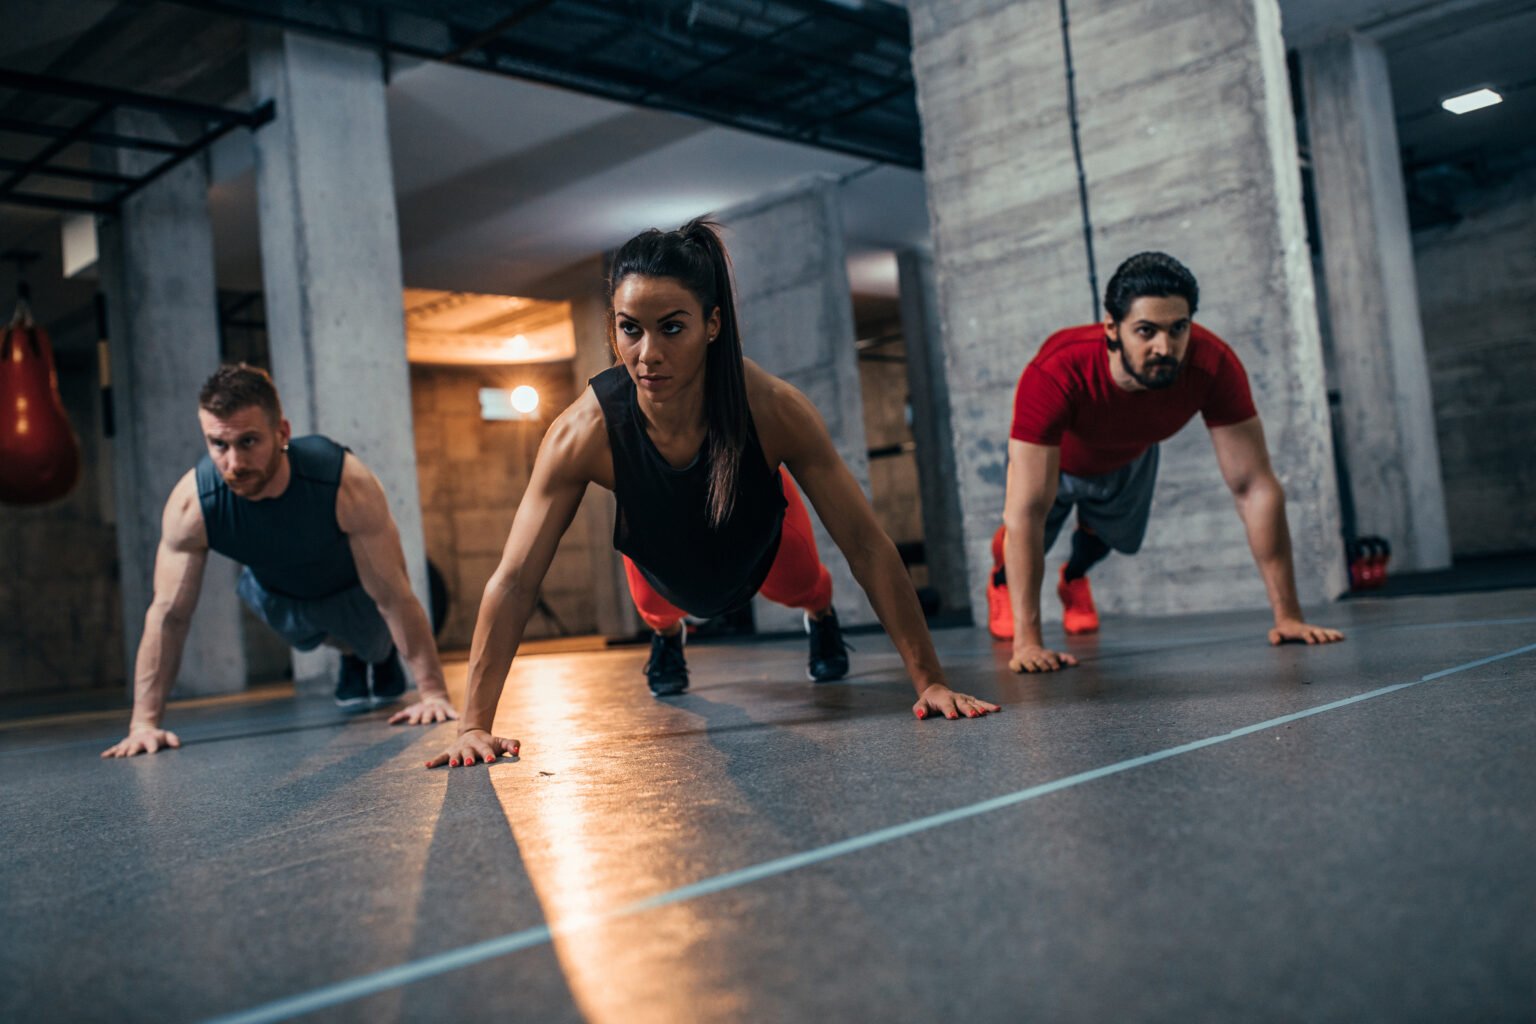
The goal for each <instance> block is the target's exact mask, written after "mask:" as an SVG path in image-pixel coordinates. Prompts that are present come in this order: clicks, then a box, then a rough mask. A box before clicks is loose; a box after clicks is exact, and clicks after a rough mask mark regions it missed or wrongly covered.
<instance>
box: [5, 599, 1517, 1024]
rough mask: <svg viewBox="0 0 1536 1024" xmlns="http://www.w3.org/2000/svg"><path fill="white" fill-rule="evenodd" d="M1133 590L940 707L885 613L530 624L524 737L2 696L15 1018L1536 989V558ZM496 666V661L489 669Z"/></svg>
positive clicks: (1453, 996)
mask: <svg viewBox="0 0 1536 1024" xmlns="http://www.w3.org/2000/svg"><path fill="white" fill-rule="evenodd" d="M1314 621H1319V622H1323V623H1327V624H1329V625H1336V626H1340V627H1342V628H1344V629H1346V630H1347V631H1348V633H1349V639H1348V641H1347V642H1345V643H1342V644H1338V645H1334V646H1330V647H1321V648H1306V647H1294V646H1288V647H1284V648H1280V649H1271V648H1269V647H1268V646H1267V645H1266V644H1265V642H1264V627H1265V624H1266V623H1265V617H1264V616H1262V615H1259V614H1251V613H1244V614H1227V615H1211V616H1185V617H1181V618H1176V619H1156V620H1151V619H1146V620H1131V619H1116V618H1108V619H1106V621H1105V625H1104V631H1103V633H1102V634H1101V635H1100V636H1099V637H1098V638H1092V639H1088V640H1086V641H1074V642H1073V643H1072V644H1071V645H1070V646H1071V649H1073V650H1074V651H1076V652H1077V653H1078V654H1079V655H1080V656H1081V657H1082V658H1083V664H1082V665H1081V666H1080V667H1078V668H1076V669H1073V670H1069V671H1066V672H1062V673H1058V674H1055V675H1050V676H1033V677H1016V676H1012V675H1010V674H1009V673H1008V671H1007V668H1006V655H1005V651H1006V648H1005V647H1003V646H1002V645H994V644H992V643H991V642H990V641H989V640H988V639H987V637H986V635H985V634H984V633H983V632H981V631H978V630H971V629H954V630H943V631H940V632H939V633H937V634H936V635H935V639H936V641H937V643H938V645H939V649H940V653H941V655H942V656H943V658H944V661H945V664H946V666H947V667H948V670H949V672H950V674H951V679H952V682H953V683H954V684H955V685H956V686H957V687H958V688H962V689H965V690H968V691H971V692H973V693H975V694H977V695H979V696H983V697H986V698H989V699H991V700H994V701H997V702H999V703H1001V704H1003V705H1004V710H1003V712H1002V713H1000V714H998V715H995V716H992V717H989V718H986V719H983V720H979V721H959V722H949V721H943V720H929V721H926V722H918V721H916V720H914V719H913V718H912V716H911V714H910V712H909V710H908V707H909V705H910V703H911V701H912V695H911V688H910V685H909V684H908V683H907V681H906V679H905V677H904V675H903V674H902V672H901V670H900V663H899V661H898V659H897V658H896V656H895V653H894V651H893V649H892V648H891V646H890V644H889V643H888V642H887V641H886V639H885V638H884V636H883V635H875V634H870V635H862V636H854V637H853V638H852V639H853V642H854V643H855V644H856V645H857V648H858V650H857V651H856V652H855V653H854V655H853V658H854V673H853V675H852V677H851V678H849V679H848V680H846V681H845V682H843V683H837V684H830V685H823V686H819V687H818V686H813V685H812V684H810V683H808V682H805V681H804V647H803V643H801V642H796V641H789V640H775V641H764V642H758V643H753V644H720V645H713V646H707V645H695V646H693V647H690V649H689V663H690V667H691V670H692V675H693V689H692V691H691V692H690V693H689V694H688V695H686V696H683V697H680V698H675V699H672V700H668V701H657V700H653V699H652V698H651V697H650V696H649V694H648V692H647V690H646V687H645V683H644V680H643V678H642V676H641V675H640V663H641V662H642V661H643V660H644V657H645V655H644V651H643V649H637V648H629V649H616V650H610V651H604V652H598V653H555V654H544V655H536V656H529V657H525V658H521V659H519V661H518V662H517V664H516V666H515V667H514V669H513V673H512V677H511V679H510V681H509V683H508V687H507V693H506V696H505V697H504V699H503V700H502V704H501V708H500V716H499V719H498V722H499V723H500V729H501V730H504V732H505V734H510V735H515V736H518V737H519V738H521V740H522V742H523V747H522V756H521V758H520V759H519V760H516V761H514V760H511V759H504V760H503V761H502V762H501V763H499V764H497V765H495V766H492V767H483V766H481V767H476V768H473V769H469V770H465V769H452V770H450V769H439V770H436V771H432V772H428V771H426V770H424V769H423V768H422V762H423V761H425V760H426V759H427V758H428V757H429V756H431V755H432V754H434V753H436V752H437V751H438V750H439V749H440V748H441V747H442V745H443V743H444V742H445V741H446V739H447V738H448V737H449V736H450V735H451V733H452V729H453V726H441V727H437V728H434V729H430V730H412V729H407V728H401V727H396V728H391V727H389V726H387V725H386V724H385V723H384V718H385V717H386V714H387V713H386V712H374V713H370V714H366V715H363V716H359V717H351V718H349V717H345V716H343V715H342V714H341V713H339V712H338V711H336V710H335V709H334V708H332V707H331V706H330V705H329V703H328V702H327V701H324V700H314V699H306V700H295V699H291V698H290V697H288V696H287V692H286V691H285V690H283V689H282V688H268V689H266V690H260V691H255V692H253V693H250V694H246V695H242V696H240V697H238V698H234V699H225V700H212V701H199V702H191V703H190V704H184V705H181V706H177V707H173V709H172V711H171V715H170V719H169V722H168V724H169V725H170V727H172V728H174V729H176V730H177V731H179V733H180V735H181V738H182V740H183V743H184V746H183V748H182V749H181V750H179V751H173V752H169V753H162V754H159V755H156V756H153V757H139V758H134V759H132V760H127V761H102V760H99V759H98V758H97V756H96V755H97V753H98V752H99V751H100V750H101V749H102V748H104V747H106V746H107V745H108V744H110V743H111V742H112V741H114V740H115V739H117V738H118V737H119V736H120V734H121V730H122V729H123V727H124V725H125V724H126V715H125V714H124V713H123V712H121V711H113V712H104V711H81V710H75V711H71V712H68V713H64V714H58V713H54V714H48V715H43V714H40V713H38V712H37V711H36V709H34V710H33V711H32V712H30V713H28V714H26V715H23V716H19V717H16V716H13V717H12V718H11V719H10V720H9V721H7V722H5V723H4V724H3V725H0V771H3V777H4V796H5V799H4V810H3V815H4V822H3V824H4V842H5V846H6V848H7V849H6V858H5V865H6V866H5V870H4V871H3V873H0V886H3V890H4V891H3V901H0V924H3V927H4V934H5V941H4V942H3V944H0V950H3V952H0V964H3V975H0V1019H5V1020H16V1021H22V1020H65V1019H67V1020H154V1021H198V1020H208V1019H213V1018H221V1019H227V1020H248V1021H265V1020H286V1019H292V1018H300V1017H302V1018H305V1019H314V1020H344V1021H393V1020H408V1021H418V1020H419V1021H444V1020H453V1021H463V1020H470V1019H475V1020H482V1021H483V1020H489V1019H495V1020H502V1021H521V1020H538V1021H541V1022H554V1021H591V1022H601V1024H607V1022H617V1021H624V1022H635V1021H639V1022H652V1021H655V1022H675V1021H781V1020H782V1021H800V1022H805V1021H881V1022H884V1021H952V1020H963V1021H966V1022H967V1024H979V1022H984V1021H1009V1022H1014V1021H1023V1020H1049V1021H1101V1020H1126V1021H1232V1020H1242V1021H1303V1020H1304V1021H1311V1022H1317V1021H1349V1022H1360V1021H1391V1022H1404V1021H1434V1022H1443V1021H1474V1020H1475V1021H1504V1020H1508V1021H1530V1020H1532V1019H1533V1018H1536V925H1533V921H1536V867H1533V865H1536V756H1533V755H1536V751H1533V746H1536V744H1533V739H1532V737H1533V735H1536V686H1533V685H1532V683H1533V680H1536V590H1510V591H1503V592H1500V593H1489V594H1460V595H1451V596H1440V597H1410V598H1401V599H1396V600H1390V601H1389V600H1365V601H1351V602H1347V603H1341V604H1335V605H1331V606H1328V607H1326V608H1322V609H1317V610H1315V611H1314ZM450 678H451V681H452V683H453V685H454V686H455V687H456V688H459V690H460V691H461V689H462V685H463V678H464V665H463V663H462V662H459V663H457V664H454V665H452V666H451V669H450Z"/></svg>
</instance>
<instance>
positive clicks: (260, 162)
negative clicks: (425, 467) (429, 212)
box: [250, 29, 427, 688]
mask: <svg viewBox="0 0 1536 1024" xmlns="http://www.w3.org/2000/svg"><path fill="white" fill-rule="evenodd" d="M250 68H251V72H250V73H251V91H252V94H253V97H254V98H255V99H257V100H265V99H272V100H274V101H275V102H276V104H277V109H278V116H277V118H276V120H274V121H273V122H272V123H270V124H268V125H266V126H264V127H263V128H261V129H259V130H258V131H257V132H256V133H255V152H256V191H257V209H258V216H259V221H260V231H261V265H262V279H263V283H264V285H265V301H266V322H267V327H268V336H269V341H270V348H271V356H272V376H273V379H274V380H275V381H276V382H277V387H278V392H279V393H280V394H281V395H282V398H283V407H284V412H285V413H286V414H287V416H288V418H289V420H290V421H291V422H292V424H293V429H294V433H295V434H300V435H302V434H307V433H320V434H325V435H328V436H330V437H332V438H334V439H335V440H337V441H339V442H341V443H342V444H345V445H348V446H349V447H351V448H352V450H353V451H354V452H355V453H356V454H357V456H358V458H360V459H361V460H362V461H363V462H364V463H365V464H366V465H367V466H368V467H369V468H370V469H371V470H372V471H373V472H374V473H375V474H376V475H377V476H378V478H379V482H380V483H381V484H382V485H383V488H384V493H385V494H386V496H387V497H388V499H389V507H390V512H391V513H392V514H393V515H394V518H395V524H396V526H397V527H398V528H399V532H400V544H401V548H402V549H403V550H404V553H405V562H406V568H407V570H408V571H409V573H410V578H411V584H412V588H413V589H414V590H415V592H416V595H417V597H418V598H419V599H420V600H421V602H422V604H423V605H425V604H426V602H427V566H426V554H425V550H424V543H423V539H422V526H421V503H420V500H419V496H418V493H417V475H416V460H415V446H414V444H413V438H412V428H411V420H410V415H409V412H408V410H409V408H410V394H409V392H410V373H409V370H408V367H407V364H406V354H405V324H404V319H403V314H402V311H401V304H400V293H401V276H400V238H399V232H398V230H397V221H396V213H395V192H394V180H393V176H392V175H393V172H392V169H391V163H390V152H389V129H388V124H387V120H386V117H385V96H384V79H383V67H382V65H381V64H380V61H379V55H378V54H377V53H374V52H372V51H369V50H364V49H358V48H355V47H350V46H342V45H338V44H336V43H332V42H329V41H326V40H320V39H314V38H311V37H308V36H304V35H299V34H296V33H291V32H282V31H277V30H266V29H262V30H259V31H255V32H253V33H252V38H251V47H250ZM335 661H336V655H335V653H334V652H333V651H331V650H329V649H326V648H321V649H320V650H317V651H314V652H310V653H303V654H300V653H296V654H295V656H294V675H295V678H296V679H298V680H299V682H300V683H301V685H302V684H308V683H309V682H311V681H313V680H316V679H319V678H322V677H329V676H330V674H331V671H332V669H331V666H332V665H333V664H334V662H335ZM325 682H326V684H327V685H328V683H329V679H328V678H326V679H325ZM317 688H318V687H317Z"/></svg>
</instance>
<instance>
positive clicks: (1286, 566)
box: [1237, 481, 1301, 622]
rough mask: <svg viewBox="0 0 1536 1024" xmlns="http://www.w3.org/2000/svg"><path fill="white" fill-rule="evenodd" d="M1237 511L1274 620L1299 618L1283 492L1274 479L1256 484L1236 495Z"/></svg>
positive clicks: (1298, 603)
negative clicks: (1243, 492)
mask: <svg viewBox="0 0 1536 1024" xmlns="http://www.w3.org/2000/svg"><path fill="white" fill-rule="evenodd" d="M1237 507H1238V514H1239V515H1240V516H1241V517H1242V520H1243V526H1244V528H1245V529H1246V530H1247V531H1248V548H1249V550H1250V551H1252V552H1253V560H1254V562H1255V564H1257V565H1258V567H1259V574H1260V576H1262V577H1263V580H1264V590H1265V592H1266V593H1267V594H1268V596H1269V605H1270V608H1271V609H1272V610H1273V611H1274V616H1275V621H1276V622H1281V621H1284V620H1286V619H1299V618H1301V603H1300V601H1298V600H1297V597H1296V569H1295V564H1294V560H1293V558H1292V555H1291V531H1290V526H1289V524H1288V523H1287V522H1286V518H1285V492H1284V491H1283V490H1282V489H1281V487H1280V484H1279V482H1278V481H1273V482H1270V481H1266V482H1264V483H1261V484H1256V485H1254V486H1253V487H1252V488H1250V489H1249V491H1248V492H1247V493H1246V494H1244V495H1241V496H1239V497H1238V500H1237Z"/></svg>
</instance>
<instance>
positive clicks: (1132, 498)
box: [1045, 445, 1157, 555]
mask: <svg viewBox="0 0 1536 1024" xmlns="http://www.w3.org/2000/svg"><path fill="white" fill-rule="evenodd" d="M1156 485H1157V445H1153V446H1152V447H1151V448H1148V449H1147V450H1146V451H1145V452H1143V453H1142V454H1141V456H1140V458H1138V459H1137V460H1136V461H1135V462H1132V463H1131V464H1130V465H1128V466H1121V467H1120V468H1119V469H1117V470H1115V471H1114V472H1112V473H1105V474H1104V475H1103V476H1073V475H1072V474H1071V473H1063V474H1061V483H1060V484H1059V485H1058V486H1057V488H1056V504H1054V505H1052V506H1051V511H1050V514H1048V515H1047V516H1046V517H1045V550H1046V551H1049V550H1051V545H1052V544H1054V543H1056V535H1057V534H1058V533H1060V532H1061V524H1062V523H1064V522H1066V520H1067V513H1068V512H1070V511H1071V510H1072V506H1073V505H1076V506H1077V522H1078V525H1079V526H1086V527H1088V529H1090V530H1092V531H1093V532H1094V533H1096V534H1098V535H1099V537H1101V538H1102V539H1103V541H1104V543H1106V544H1108V545H1109V546H1110V547H1112V548H1114V549H1115V550H1116V551H1118V552H1120V553H1121V554H1123V555H1134V554H1135V553H1136V552H1137V551H1139V550H1141V541H1142V538H1144V537H1145V536H1146V535H1147V514H1148V513H1149V512H1151V511H1152V490H1153V488H1154V487H1155V486H1156Z"/></svg>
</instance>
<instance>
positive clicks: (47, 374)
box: [0, 291, 80, 505]
mask: <svg viewBox="0 0 1536 1024" xmlns="http://www.w3.org/2000/svg"><path fill="white" fill-rule="evenodd" d="M79 478H80V441H79V439H78V438H76V437H75V431H74V429H73V428H72V427H70V425H69V417H68V416H66V415H65V413H64V400H63V398H61V397H60V395H59V376H58V373H57V371H56V370H55V369H54V366H53V347H52V346H51V345H49V343H48V334H47V332H45V331H44V330H43V329H42V328H41V327H39V326H38V325H37V324H36V323H35V322H33V320H32V311H31V309H29V308H28V306H27V302H26V294H25V291H23V294H22V300H21V302H20V303H19V304H18V305H17V307H16V315H15V317H13V318H12V320H11V324H10V326H9V327H7V328H5V332H4V334H3V335H0V501H3V502H8V503H10V504H13V505H37V504H41V503H42V502H45V501H53V500H55V499H57V498H62V497H64V495H66V494H68V493H69V492H70V491H71V490H73V489H74V486H75V482H76V481H77V480H78V479H79Z"/></svg>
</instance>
